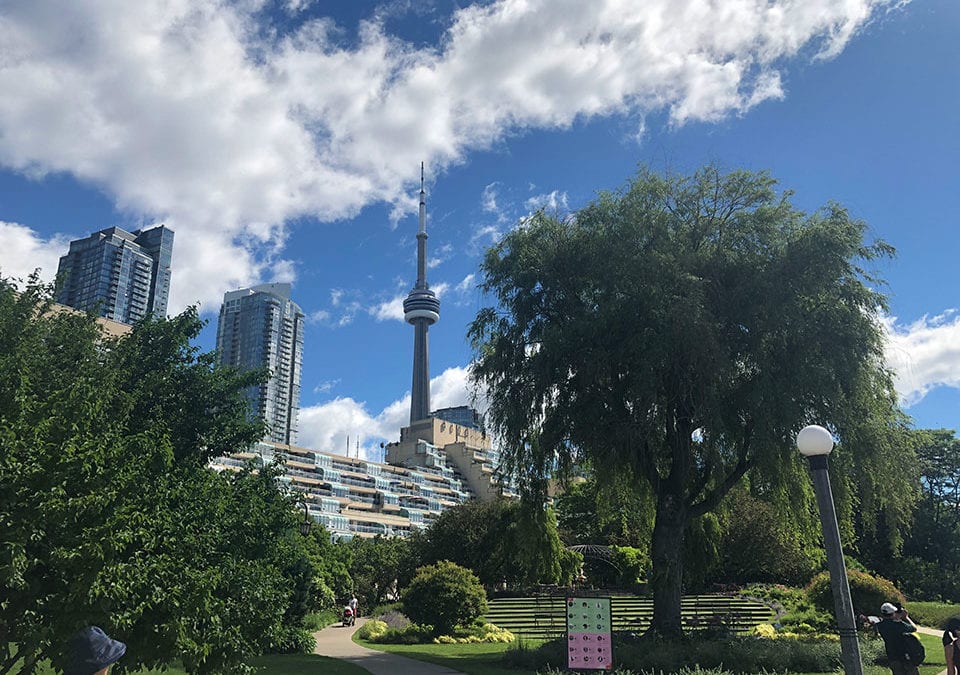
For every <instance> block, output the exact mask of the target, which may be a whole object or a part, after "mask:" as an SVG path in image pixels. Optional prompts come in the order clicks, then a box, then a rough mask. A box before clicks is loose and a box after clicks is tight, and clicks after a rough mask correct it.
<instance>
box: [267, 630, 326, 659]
mask: <svg viewBox="0 0 960 675" xmlns="http://www.w3.org/2000/svg"><path fill="white" fill-rule="evenodd" d="M316 644H317V643H316V640H314V638H313V633H311V632H310V631H309V630H307V629H305V628H289V629H287V630H285V631H283V633H282V634H281V636H280V640H279V641H278V643H277V644H276V645H274V647H273V650H272V651H274V652H276V653H277V654H312V653H313V648H314V647H316Z"/></svg>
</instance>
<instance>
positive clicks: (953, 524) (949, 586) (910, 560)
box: [867, 429, 960, 602]
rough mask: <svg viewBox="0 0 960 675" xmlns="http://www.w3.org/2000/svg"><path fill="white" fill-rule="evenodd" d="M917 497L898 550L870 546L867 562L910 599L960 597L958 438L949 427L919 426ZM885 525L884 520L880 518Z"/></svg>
mask: <svg viewBox="0 0 960 675" xmlns="http://www.w3.org/2000/svg"><path fill="white" fill-rule="evenodd" d="M910 439H911V442H912V444H913V447H914V448H915V450H916V453H917V456H918V458H919V461H920V480H919V483H918V485H919V488H920V500H919V502H918V503H917V511H916V513H915V515H914V520H913V525H912V527H910V528H909V530H908V531H907V536H906V540H905V542H904V545H903V551H902V555H897V556H891V555H889V554H888V552H887V551H884V550H882V549H881V550H873V549H869V550H868V551H867V552H868V553H869V554H871V560H870V563H871V565H872V566H874V567H876V569H878V570H879V571H881V572H883V573H884V574H885V575H887V576H889V577H890V578H892V579H893V580H894V581H896V582H897V585H898V586H899V587H900V588H901V589H903V591H904V592H905V593H907V595H909V596H910V597H911V598H916V599H923V600H942V601H947V602H960V546H957V544H956V542H957V541H958V540H960V481H958V480H957V476H960V439H957V437H956V433H955V432H954V431H953V430H952V429H919V430H913V431H911V432H910ZM881 525H882V526H886V523H881Z"/></svg>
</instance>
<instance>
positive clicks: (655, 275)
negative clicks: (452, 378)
mask: <svg viewBox="0 0 960 675" xmlns="http://www.w3.org/2000/svg"><path fill="white" fill-rule="evenodd" d="M865 230H866V226H865V224H864V223H862V222H860V221H857V220H855V219H853V218H851V217H850V216H849V214H848V213H847V212H846V211H845V210H844V209H843V208H842V207H840V206H838V205H836V204H831V205H828V206H827V207H826V208H824V209H823V210H821V211H818V212H816V213H813V214H805V213H802V212H800V211H798V210H796V209H795V208H794V207H793V206H792V205H791V203H790V193H788V192H777V190H776V184H775V182H774V181H773V179H771V178H770V177H769V176H767V175H766V174H763V173H759V174H758V173H751V172H747V171H734V172H731V173H728V174H724V173H722V172H720V171H719V170H718V169H717V168H716V167H706V168H704V169H702V170H700V171H698V172H696V173H695V174H693V175H691V176H660V175H656V174H654V173H653V172H651V171H647V170H641V171H640V173H639V174H638V175H637V177H636V178H635V179H634V180H633V181H631V182H630V183H629V184H628V185H627V186H626V187H625V188H624V189H623V190H622V191H621V192H619V193H616V194H608V193H603V194H601V195H600V197H599V198H598V199H597V200H596V201H595V202H593V203H591V204H589V205H588V206H586V207H585V208H583V209H581V210H580V211H579V212H578V213H577V214H576V216H575V217H572V218H570V219H567V220H563V221H561V220H558V219H556V218H553V217H551V216H549V215H547V214H545V213H538V214H536V215H534V216H533V217H532V218H531V219H529V220H528V221H527V222H526V223H525V226H524V227H522V228H517V229H515V230H513V231H512V232H511V233H510V234H509V235H507V236H506V237H504V239H503V240H501V242H500V243H499V244H497V245H496V246H494V247H493V248H491V249H490V250H489V251H488V252H487V254H486V256H485V259H484V262H483V264H482V272H483V283H482V288H483V289H484V291H486V292H487V293H488V294H489V295H490V296H491V297H492V299H493V301H494V302H495V304H496V306H490V307H486V308H484V309H481V310H480V312H479V313H478V314H477V316H476V318H475V320H474V321H473V323H472V324H471V327H470V331H469V335H470V338H471V341H472V344H473V347H474V351H475V355H476V359H475V361H474V364H473V366H472V369H471V374H472V377H473V378H474V380H475V381H476V382H478V383H479V384H480V385H482V386H484V387H485V388H486V390H487V391H488V392H489V398H490V409H489V413H488V422H489V423H490V426H491V428H492V431H493V432H494V433H495V434H496V435H497V436H498V437H499V438H501V439H502V451H503V457H504V460H505V464H506V467H507V469H508V470H513V471H515V472H516V474H517V475H518V477H519V478H520V479H521V480H523V481H530V482H536V481H540V480H543V479H544V478H545V477H546V476H547V475H549V474H550V473H551V472H553V471H554V467H555V466H556V467H557V470H558V471H559V472H560V473H561V474H564V473H569V472H570V470H571V467H572V465H573V464H574V463H575V462H577V461H579V460H580V459H582V458H586V459H587V460H588V461H589V462H590V464H591V466H592V467H593V468H594V470H595V471H596V472H597V476H598V477H599V478H600V479H601V480H604V479H606V478H607V477H609V476H614V475H622V476H624V477H625V480H628V481H634V482H636V483H638V484H639V483H641V482H645V483H646V485H645V486H644V488H643V489H644V490H649V492H650V494H651V495H653V503H654V504H655V505H656V520H655V526H654V530H653V535H652V547H651V558H652V562H653V570H652V572H653V573H652V575H651V577H650V578H651V585H652V587H653V594H654V602H655V612H654V627H655V629H657V630H661V631H664V632H679V631H680V612H679V598H680V589H681V585H682V583H683V578H684V570H683V560H682V555H681V552H682V551H683V547H684V535H685V531H686V528H687V525H688V523H689V522H690V521H692V520H694V519H697V518H700V517H701V516H703V515H704V514H707V513H710V512H713V511H714V510H715V509H716V508H717V507H718V505H719V503H720V501H721V500H722V498H723V497H724V495H725V494H726V493H727V492H728V491H729V490H730V489H731V488H732V487H734V486H735V485H737V484H738V483H739V482H740V480H741V479H742V478H743V477H744V476H745V475H746V474H748V473H751V474H752V475H755V476H756V477H757V483H758V484H763V485H764V486H765V487H766V488H767V490H769V491H782V492H784V493H786V494H787V495H788V496H789V499H790V501H792V502H793V503H795V504H797V506H798V508H797V513H800V514H804V517H806V518H808V519H810V520H812V519H813V514H814V513H815V511H813V509H812V508H810V506H811V505H812V504H813V495H812V490H811V488H810V482H809V479H808V478H807V476H806V471H805V467H804V465H803V464H802V462H801V459H800V458H799V457H798V455H797V452H796V450H795V448H794V441H795V436H796V432H797V430H798V429H799V428H800V427H802V426H803V425H804V424H805V423H808V422H812V421H817V422H819V423H826V424H828V425H829V426H830V427H831V428H832V429H833V430H834V431H835V432H836V433H837V435H838V436H839V437H840V438H841V439H842V441H843V443H842V447H840V448H838V449H837V451H836V452H835V453H834V455H833V457H832V461H834V462H836V463H839V464H841V465H842V466H843V469H844V470H843V472H842V473H841V474H840V476H841V478H842V480H838V481H837V484H836V486H835V489H836V495H837V497H838V502H839V512H840V514H841V516H842V517H843V520H844V523H843V525H844V527H845V529H846V530H849V529H850V527H852V526H851V525H850V523H851V520H852V513H853V511H854V509H853V504H854V502H855V501H856V502H857V504H858V506H859V508H860V509H861V510H862V511H869V512H871V513H874V512H876V511H878V510H880V511H882V513H883V516H884V517H885V518H886V520H887V522H888V524H889V525H890V526H891V530H893V529H894V528H895V527H898V526H900V525H902V524H903V523H904V522H906V520H907V519H908V517H909V512H910V505H911V504H912V499H913V497H912V495H911V494H910V491H909V489H907V490H903V491H901V490H899V485H898V486H896V487H893V488H891V486H890V484H889V483H890V481H891V480H893V481H900V480H904V481H906V480H909V478H910V476H911V475H912V472H911V471H912V470H911V466H912V464H911V462H912V461H913V459H912V457H913V455H912V453H911V452H909V449H908V448H907V449H906V450H905V449H904V447H902V445H901V444H900V443H899V441H900V440H901V439H900V438H899V436H898V435H897V432H898V431H899V430H900V429H902V428H903V426H904V425H905V420H904V418H903V417H902V415H901V414H900V413H899V411H898V409H897V403H896V394H895V392H894V389H893V383H892V380H891V376H890V373H889V371H888V370H887V369H886V368H885V367H884V365H883V364H884V360H883V355H884V332H883V329H882V327H881V323H880V321H879V317H878V311H879V310H880V309H882V308H883V307H884V306H885V304H886V301H885V298H884V296H883V295H882V293H880V292H879V291H878V290H876V289H877V288H878V285H879V281H878V280H877V279H876V278H874V277H873V276H871V273H870V272H869V271H867V270H865V269H864V266H865V265H867V264H869V263H870V262H871V261H872V260H874V259H876V258H878V257H883V256H887V255H889V254H891V253H892V249H891V248H890V247H889V246H887V245H886V244H884V243H882V242H881V243H877V244H873V245H870V244H866V243H865V242H864V232H865ZM880 467H882V469H881V468H880ZM880 477H882V480H883V481H884V482H885V485H884V486H883V489H880V486H878V485H877V482H878V481H879V480H881V478H880Z"/></svg>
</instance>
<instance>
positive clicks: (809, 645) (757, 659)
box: [504, 633, 883, 674]
mask: <svg viewBox="0 0 960 675" xmlns="http://www.w3.org/2000/svg"><path fill="white" fill-rule="evenodd" d="M565 646H566V645H565V644H564V642H563V641H562V640H555V641H552V642H548V643H545V644H544V645H543V646H542V647H540V648H538V649H530V648H528V647H526V646H525V645H524V644H523V643H520V644H518V645H517V647H516V648H515V649H511V650H509V651H508V652H507V653H506V654H505V655H504V662H505V664H506V665H509V666H510V667H513V668H517V669H522V670H525V671H537V672H541V673H543V672H554V673H557V672H565V671H563V670H548V668H553V669H559V668H563V667H564V665H565V664H566V650H565ZM613 648H614V652H615V653H616V654H617V663H618V664H619V666H620V668H621V670H618V671H616V672H619V673H698V672H699V673H703V674H705V673H716V672H724V671H723V668H724V665H725V664H736V670H737V672H738V673H772V672H781V673H783V672H801V673H828V672H832V671H835V670H836V669H837V668H838V667H840V664H841V660H840V645H839V643H838V642H837V641H836V640H826V639H807V638H803V637H800V636H794V637H792V638H790V639H780V638H778V639H776V640H767V639H761V638H757V637H738V638H727V639H722V640H710V639H705V638H703V636H702V635H700V634H697V633H693V634H690V635H688V636H687V638H686V639H684V640H660V639H650V638H647V637H643V638H635V639H617V638H615V643H614V646H613ZM861 649H862V652H863V654H864V658H865V659H867V658H870V659H873V658H875V656H876V654H877V653H878V650H879V651H882V650H883V643H882V642H881V641H878V640H874V641H869V642H863V641H861Z"/></svg>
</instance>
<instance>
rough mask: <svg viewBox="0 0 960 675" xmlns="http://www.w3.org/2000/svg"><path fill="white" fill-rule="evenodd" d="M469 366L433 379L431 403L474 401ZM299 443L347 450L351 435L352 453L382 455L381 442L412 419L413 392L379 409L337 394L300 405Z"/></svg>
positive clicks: (395, 436) (396, 434) (327, 449)
mask: <svg viewBox="0 0 960 675" xmlns="http://www.w3.org/2000/svg"><path fill="white" fill-rule="evenodd" d="M468 375H469V374H468V371H467V369H466V368H460V367H457V368H449V369H448V370H446V371H444V372H443V373H442V374H440V375H439V376H438V377H435V378H432V379H431V380H430V397H431V398H430V401H431V407H432V408H434V409H436V408H448V407H452V406H458V405H469V404H470V389H469V386H470V385H469V382H468ZM299 419H300V421H299V427H298V435H297V438H298V440H297V444H298V445H300V446H303V447H305V448H311V449H314V450H323V451H325V452H336V453H340V454H344V453H345V452H346V448H347V439H348V438H349V439H350V440H349V445H350V453H351V454H353V453H355V452H356V448H357V445H358V444H359V447H360V455H361V456H362V457H366V458H368V459H374V460H378V461H379V459H380V443H381V442H390V441H395V440H397V439H398V438H399V436H400V427H402V426H407V425H408V424H409V423H410V393H409V392H407V394H406V395H405V396H404V397H403V398H401V399H399V400H397V401H394V402H393V403H391V404H389V405H388V406H386V407H385V408H384V409H383V410H381V411H380V412H378V413H372V412H370V411H369V410H367V405H366V403H364V402H362V401H356V400H354V399H352V398H336V399H334V400H332V401H328V402H327V403H322V404H320V405H315V406H310V407H307V408H301V409H300V418H299Z"/></svg>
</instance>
